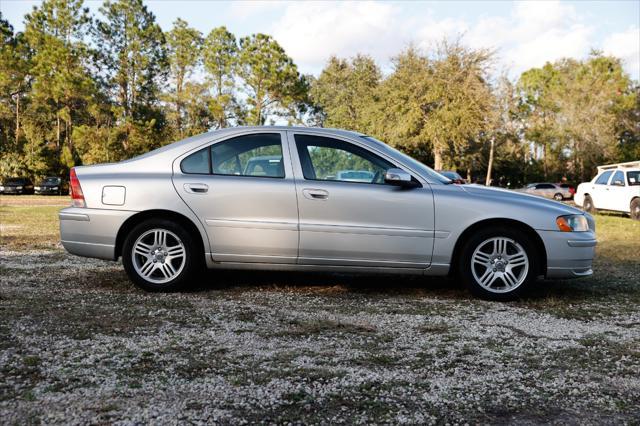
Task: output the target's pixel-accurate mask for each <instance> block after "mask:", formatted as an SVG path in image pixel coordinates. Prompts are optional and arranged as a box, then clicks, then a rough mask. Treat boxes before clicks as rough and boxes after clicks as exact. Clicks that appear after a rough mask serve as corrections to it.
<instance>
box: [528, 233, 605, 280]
mask: <svg viewBox="0 0 640 426" xmlns="http://www.w3.org/2000/svg"><path fill="white" fill-rule="evenodd" d="M538 234H539V235H540V237H542V241H543V242H544V245H545V249H546V251H547V271H546V273H545V276H546V277H547V278H580V277H588V276H590V275H592V274H593V270H592V264H593V258H594V256H595V247H596V244H597V240H596V237H595V233H594V232H592V231H588V232H559V231H538Z"/></svg>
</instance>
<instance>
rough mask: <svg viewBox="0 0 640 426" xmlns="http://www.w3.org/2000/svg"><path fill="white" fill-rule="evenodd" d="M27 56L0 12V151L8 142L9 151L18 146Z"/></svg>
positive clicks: (27, 79)
mask: <svg viewBox="0 0 640 426" xmlns="http://www.w3.org/2000/svg"><path fill="white" fill-rule="evenodd" d="M30 56H31V55H30V51H29V47H28V46H27V44H26V41H25V39H24V36H23V34H22V33H18V34H14V33H13V27H12V26H11V25H10V24H9V22H7V21H5V20H4V19H2V14H1V13H0V123H1V127H2V129H3V130H4V132H3V133H2V134H0V142H2V144H1V145H0V151H2V150H3V149H4V150H6V149H8V148H9V144H10V143H11V145H12V147H13V149H16V148H17V146H18V144H19V140H20V119H21V113H22V111H21V107H22V105H21V101H22V98H23V97H24V95H25V94H26V92H27V91H28V90H29V88H30V87H29V86H30V83H31V78H30V74H29V69H30V66H31V64H30ZM12 120H14V125H13V126H12V125H11V121H12ZM11 130H13V134H11Z"/></svg>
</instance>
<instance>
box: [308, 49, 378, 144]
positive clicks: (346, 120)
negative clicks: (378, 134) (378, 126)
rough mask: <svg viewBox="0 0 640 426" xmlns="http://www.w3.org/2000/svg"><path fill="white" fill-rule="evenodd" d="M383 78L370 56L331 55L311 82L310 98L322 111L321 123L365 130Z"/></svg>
mask: <svg viewBox="0 0 640 426" xmlns="http://www.w3.org/2000/svg"><path fill="white" fill-rule="evenodd" d="M381 79H382V74H381V72H380V69H379V68H378V66H377V65H376V63H375V62H374V60H373V59H372V58H371V57H369V56H364V55H358V56H356V57H354V58H353V59H351V60H350V61H349V60H346V59H339V58H337V57H335V56H334V57H331V58H330V59H329V62H328V63H327V65H326V66H325V68H324V69H323V70H322V72H321V73H320V76H319V77H318V78H317V79H316V80H314V81H313V82H312V84H311V94H310V96H311V99H312V101H313V103H314V104H315V105H317V106H318V107H319V108H320V110H321V114H322V115H323V119H322V121H323V125H326V126H328V127H341V128H345V129H351V130H357V131H361V132H366V131H367V127H369V126H368V125H367V123H368V121H369V120H368V119H367V116H368V114H369V111H370V110H371V108H372V107H373V103H374V102H375V93H376V90H377V88H378V85H379V84H380V81H381Z"/></svg>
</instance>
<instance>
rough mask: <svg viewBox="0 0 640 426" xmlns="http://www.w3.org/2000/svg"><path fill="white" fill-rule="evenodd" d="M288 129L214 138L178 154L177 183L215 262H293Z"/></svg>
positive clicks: (295, 220) (293, 196) (293, 202)
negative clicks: (208, 144) (204, 235)
mask: <svg viewBox="0 0 640 426" xmlns="http://www.w3.org/2000/svg"><path fill="white" fill-rule="evenodd" d="M285 136H286V132H278V131H274V132H269V131H266V132H265V131H262V132H257V133H248V134H243V135H241V136H235V137H231V138H229V139H226V140H223V141H219V142H216V143H214V144H212V145H210V146H207V147H204V148H201V149H199V150H197V151H196V152H192V153H189V154H188V155H185V156H183V157H182V158H179V159H178V160H179V161H180V167H179V168H178V169H176V167H174V177H173V181H174V185H175V188H176V190H177V191H178V193H179V194H180V196H181V197H182V199H183V200H184V201H185V202H186V203H187V205H188V206H189V207H190V208H191V209H192V210H193V211H194V212H195V214H196V215H197V216H198V218H200V221H201V222H202V224H203V225H204V226H205V228H206V230H207V234H208V237H209V244H210V250H211V253H212V257H213V259H214V260H216V261H227V262H261V263H263V262H266V263H295V262H296V258H297V255H298V206H297V201H296V193H295V186H294V182H293V171H292V168H291V160H290V156H289V151H288V146H287V145H286V144H285V145H283V143H282V142H283V138H284V137H285Z"/></svg>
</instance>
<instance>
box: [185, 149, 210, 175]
mask: <svg viewBox="0 0 640 426" xmlns="http://www.w3.org/2000/svg"><path fill="white" fill-rule="evenodd" d="M180 170H182V173H189V174H209V173H210V169H209V149H208V148H205V149H201V150H200V151H198V152H196V153H194V154H191V155H190V156H188V157H187V158H185V159H184V160H182V163H180Z"/></svg>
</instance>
